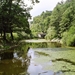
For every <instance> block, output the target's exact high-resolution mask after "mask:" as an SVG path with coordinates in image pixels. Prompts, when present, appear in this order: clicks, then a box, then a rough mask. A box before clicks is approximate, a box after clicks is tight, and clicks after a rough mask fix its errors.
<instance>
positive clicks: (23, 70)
mask: <svg viewBox="0 0 75 75" xmlns="http://www.w3.org/2000/svg"><path fill="white" fill-rule="evenodd" d="M19 53H21V52H19ZM37 55H39V54H38V53H36V52H35V51H34V50H33V49H32V48H30V49H29V50H28V53H27V58H24V57H22V56H19V55H18V52H17V51H15V52H14V53H13V57H14V58H13V59H7V60H1V61H0V75H61V73H62V72H61V71H59V72H54V71H51V70H50V71H45V70H44V69H43V67H44V66H46V65H49V66H52V63H53V62H52V61H49V62H46V63H43V64H37V63H36V62H35V61H34V59H37V58H38V56H37Z"/></svg>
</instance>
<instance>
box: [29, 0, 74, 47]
mask: <svg viewBox="0 0 75 75" xmlns="http://www.w3.org/2000/svg"><path fill="white" fill-rule="evenodd" d="M30 29H31V32H32V35H33V37H34V38H35V37H37V35H38V34H39V33H46V36H45V37H44V38H45V39H48V40H52V39H61V40H62V42H63V44H65V45H67V46H75V0H66V2H64V1H61V2H59V3H57V5H56V7H55V8H54V9H53V10H52V11H48V10H47V11H45V12H44V11H43V12H42V13H41V14H40V15H38V16H36V17H34V18H33V21H32V22H31V25H30Z"/></svg>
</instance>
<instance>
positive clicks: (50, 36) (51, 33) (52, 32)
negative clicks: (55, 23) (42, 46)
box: [45, 27, 56, 40]
mask: <svg viewBox="0 0 75 75" xmlns="http://www.w3.org/2000/svg"><path fill="white" fill-rule="evenodd" d="M55 36H56V31H55V28H54V27H49V29H48V31H47V35H46V36H45V38H46V39H49V40H52V39H53V38H54V37H55Z"/></svg>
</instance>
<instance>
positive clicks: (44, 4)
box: [30, 0, 65, 17]
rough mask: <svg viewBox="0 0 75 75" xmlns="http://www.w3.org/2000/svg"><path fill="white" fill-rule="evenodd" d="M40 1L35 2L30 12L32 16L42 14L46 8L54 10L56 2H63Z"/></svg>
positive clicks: (57, 0)
mask: <svg viewBox="0 0 75 75" xmlns="http://www.w3.org/2000/svg"><path fill="white" fill-rule="evenodd" d="M39 1H40V3H38V4H35V5H34V6H33V9H32V10H31V11H30V14H31V16H32V17H35V16H37V15H40V14H41V13H42V12H43V11H46V10H49V11H50V10H53V9H54V7H55V6H56V4H57V3H58V2H61V0H39ZM63 1H65V0H63Z"/></svg>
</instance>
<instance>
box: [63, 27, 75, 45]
mask: <svg viewBox="0 0 75 75" xmlns="http://www.w3.org/2000/svg"><path fill="white" fill-rule="evenodd" d="M62 41H63V43H64V44H66V45H67V46H75V26H72V27H70V29H69V31H67V32H64V33H63V38H62Z"/></svg>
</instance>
